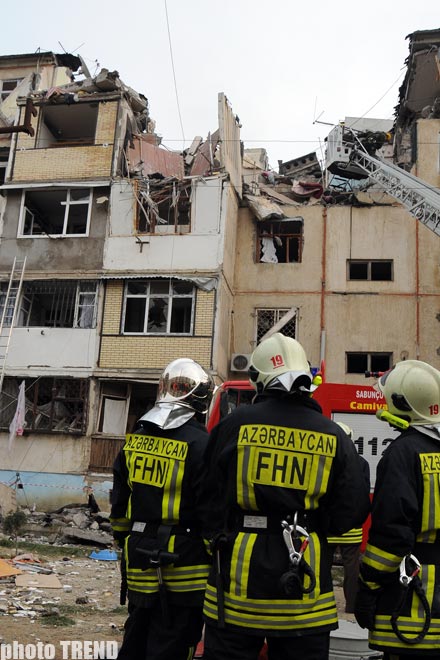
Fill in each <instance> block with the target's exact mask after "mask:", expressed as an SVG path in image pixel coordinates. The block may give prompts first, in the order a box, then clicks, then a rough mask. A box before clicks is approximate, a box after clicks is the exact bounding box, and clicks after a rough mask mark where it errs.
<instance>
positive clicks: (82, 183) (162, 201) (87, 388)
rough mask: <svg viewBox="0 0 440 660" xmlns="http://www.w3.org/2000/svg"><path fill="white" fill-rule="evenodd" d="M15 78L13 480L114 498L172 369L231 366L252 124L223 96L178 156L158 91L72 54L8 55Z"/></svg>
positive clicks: (2, 405) (8, 456)
mask: <svg viewBox="0 0 440 660" xmlns="http://www.w3.org/2000/svg"><path fill="white" fill-rule="evenodd" d="M0 89H1V90H3V92H2V93H3V96H2V97H1V104H0V164H1V166H2V170H1V172H2V182H1V186H0V221H1V225H0V227H1V243H0V271H1V273H0V277H1V284H0V286H1V290H0V291H1V293H0V296H1V297H0V308H1V312H2V326H1V342H2V352H1V356H0V360H1V361H0V374H1V375H0V378H1V385H2V387H1V397H0V444H1V446H2V448H3V449H4V450H6V449H7V448H8V444H10V443H11V442H12V443H13V451H3V454H4V456H5V460H4V461H3V462H2V469H1V470H0V481H1V482H3V483H9V484H15V485H16V484H17V480H18V481H19V483H20V485H22V486H23V489H24V492H25V493H26V498H27V501H28V502H29V503H32V502H36V503H37V504H38V506H53V505H54V504H56V505H57V506H60V505H62V504H63V503H65V502H72V501H78V500H79V501H82V499H83V498H84V493H83V490H84V492H89V488H93V490H94V494H95V497H96V499H97V501H98V502H101V504H102V505H103V506H104V507H106V506H107V505H108V493H109V489H110V488H111V467H112V465H113V460H114V458H115V456H116V453H117V452H118V450H119V448H120V447H121V445H122V443H123V440H124V436H125V433H126V432H128V431H130V430H131V429H132V427H133V424H134V422H135V421H136V420H137V419H138V418H139V417H140V416H141V415H142V414H143V413H144V412H145V411H146V410H147V409H148V408H149V407H151V406H152V405H153V403H154V400H155V394H156V389H157V383H158V378H159V375H160V373H161V372H162V370H163V368H164V366H165V365H166V364H167V363H168V362H169V361H171V360H173V359H175V358H177V357H181V356H182V355H185V356H188V357H191V358H194V359H195V360H197V361H198V362H200V363H201V364H202V365H203V366H204V367H205V368H207V369H209V370H210V371H212V373H214V374H218V376H219V378H220V379H224V378H225V377H226V376H227V372H228V366H229V362H228V361H229V355H228V350H227V349H228V341H229V318H230V315H231V309H232V280H233V261H234V254H235V236H236V221H237V212H238V205H239V200H240V197H241V187H242V175H241V146H240V136H239V126H238V122H237V120H236V117H235V115H234V114H233V112H232V108H231V106H230V104H229V102H228V100H227V98H226V97H225V95H224V94H219V96H218V118H219V124H218V128H217V129H216V130H215V131H213V132H212V133H211V134H209V135H208V136H207V137H206V138H202V137H199V136H197V137H195V138H194V140H193V143H192V144H191V146H190V147H189V148H188V149H187V150H185V151H184V152H182V153H175V152H171V151H167V150H166V149H164V148H162V147H161V146H160V137H159V136H158V135H157V134H156V133H155V122H154V121H153V120H152V118H151V117H150V115H149V107H148V100H147V98H146V97H145V96H143V95H142V94H139V93H137V92H136V91H135V90H133V89H131V88H130V87H128V86H127V85H125V84H124V83H123V82H122V80H121V79H120V77H119V74H118V72H116V71H114V72H109V71H108V70H106V69H102V70H101V71H100V72H99V73H98V74H97V75H95V76H91V75H90V73H89V72H88V70H87V68H86V66H85V65H84V62H83V61H82V60H81V59H80V58H79V57H75V56H66V55H62V56H60V55H56V54H53V53H37V54H34V55H17V56H4V57H0ZM20 392H21V393H22V396H21V397H20ZM17 405H22V406H23V407H24V410H25V423H24V430H23V434H22V435H17V436H16V437H15V438H11V439H10V437H9V431H8V430H9V426H10V424H11V421H12V419H13V417H14V414H15V412H16V410H17Z"/></svg>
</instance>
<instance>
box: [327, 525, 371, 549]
mask: <svg viewBox="0 0 440 660" xmlns="http://www.w3.org/2000/svg"><path fill="white" fill-rule="evenodd" d="M327 541H328V543H332V544H333V545H345V544H349V543H350V544H355V543H362V527H357V528H356V529H351V530H350V531H349V532H345V534H341V536H328V537H327Z"/></svg>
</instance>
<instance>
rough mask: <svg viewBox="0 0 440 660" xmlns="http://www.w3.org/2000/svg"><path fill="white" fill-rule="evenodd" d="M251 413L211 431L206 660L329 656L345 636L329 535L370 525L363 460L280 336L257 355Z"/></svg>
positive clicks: (241, 412)
mask: <svg viewBox="0 0 440 660" xmlns="http://www.w3.org/2000/svg"><path fill="white" fill-rule="evenodd" d="M249 378H250V381H251V383H252V385H253V386H254V388H255V389H256V391H257V395H256V398H255V400H254V403H253V405H250V406H241V407H239V408H237V409H236V410H234V411H233V412H232V413H231V414H230V415H229V416H227V417H226V418H224V419H223V420H222V421H221V422H220V423H219V424H218V425H217V426H216V427H214V429H213V430H212V431H211V434H210V439H209V444H208V449H207V452H206V459H205V460H206V470H207V474H206V479H205V498H204V500H205V507H206V510H207V512H209V515H208V516H207V522H208V523H210V526H211V529H210V530H209V534H208V536H209V537H210V538H211V550H212V553H213V564H212V568H211V572H210V576H209V579H208V584H207V591H206V595H205V603H204V615H205V655H204V658H205V660H214V659H215V660H251V659H252V660H255V659H256V658H257V657H258V654H259V652H260V649H261V648H262V647H263V644H264V640H265V638H266V639H267V645H268V651H269V657H270V658H272V659H279V660H291V659H293V658H301V660H324V659H325V658H328V652H329V636H330V630H334V629H336V628H337V627H338V623H337V621H338V619H337V610H336V603H335V597H334V593H333V587H332V580H331V572H330V569H329V568H328V560H327V553H328V547H327V543H326V535H327V533H328V532H329V531H330V532H332V533H334V534H342V533H343V532H346V531H347V530H349V529H351V528H353V527H354V526H357V525H360V524H362V523H363V521H364V520H365V518H366V516H367V514H368V510H369V494H368V489H367V487H366V484H365V480H364V479H363V477H362V472H361V467H360V463H359V459H358V454H357V452H356V449H355V447H354V445H353V443H352V442H351V441H350V439H349V438H348V437H347V436H346V434H345V433H344V432H343V431H342V429H341V428H340V427H339V426H338V425H337V424H336V423H334V422H332V421H331V420H329V419H327V418H326V417H324V415H323V414H322V411H321V408H320V406H319V404H318V403H316V401H314V400H313V399H312V398H311V396H310V395H311V392H312V391H313V389H314V385H313V384H312V378H313V376H312V374H311V371H310V366H309V363H308V361H307V357H306V354H305V352H304V349H303V348H302V346H301V345H300V344H299V343H298V342H297V341H296V340H295V339H291V338H288V337H285V336H283V335H282V334H280V333H276V334H274V335H272V336H271V337H269V338H268V339H266V340H264V341H263V342H261V344H260V345H259V346H257V348H256V349H255V351H254V352H253V354H252V356H251V363H250V369H249Z"/></svg>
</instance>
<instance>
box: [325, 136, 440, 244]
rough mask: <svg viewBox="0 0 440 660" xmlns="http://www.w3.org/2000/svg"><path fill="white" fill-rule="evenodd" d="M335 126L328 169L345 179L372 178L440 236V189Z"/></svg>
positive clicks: (330, 140)
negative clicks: (352, 139)
mask: <svg viewBox="0 0 440 660" xmlns="http://www.w3.org/2000/svg"><path fill="white" fill-rule="evenodd" d="M343 136H344V131H343V128H342V127H340V126H337V127H335V129H333V131H332V132H331V133H330V135H329V138H328V150H327V169H328V170H329V171H330V172H334V173H337V174H338V175H339V176H343V177H345V178H357V179H359V178H360V176H362V175H363V176H364V177H369V178H370V179H371V180H373V181H375V182H376V183H378V184H379V185H380V186H382V188H384V190H385V191H386V192H387V193H388V194H389V195H391V196H392V197H394V198H395V199H396V200H398V201H399V202H401V204H403V206H405V208H406V209H407V210H408V212H409V213H410V214H411V215H412V216H413V217H414V218H416V219H417V220H419V221H420V222H422V223H423V224H424V225H426V226H427V227H428V228H429V229H431V231H433V232H434V233H435V234H437V236H440V190H439V189H438V188H435V187H434V186H431V185H429V184H428V183H426V182H425V181H423V180H422V179H419V178H418V177H416V176H414V175H413V174H410V173H409V172H405V170H402V169H401V168H400V167H397V165H393V164H391V163H388V162H386V161H384V160H383V159H381V158H379V157H378V156H376V155H375V156H373V155H371V154H370V153H368V152H367V151H363V150H362V144H361V142H359V147H358V146H357V144H355V143H354V142H348V141H345V140H344V139H343Z"/></svg>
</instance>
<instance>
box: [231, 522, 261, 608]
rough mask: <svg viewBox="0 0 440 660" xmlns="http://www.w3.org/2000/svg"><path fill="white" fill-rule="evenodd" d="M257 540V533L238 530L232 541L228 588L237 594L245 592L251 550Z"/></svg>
mask: <svg viewBox="0 0 440 660" xmlns="http://www.w3.org/2000/svg"><path fill="white" fill-rule="evenodd" d="M256 540H257V534H247V533H245V532H239V533H238V534H237V537H236V539H235V542H234V548H233V551H232V557H231V568H230V571H231V586H230V590H231V592H232V593H234V594H236V595H237V596H241V595H242V594H243V593H245V592H246V589H247V584H248V578H249V567H250V558H251V555H252V550H253V547H254V544H255V541H256Z"/></svg>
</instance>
